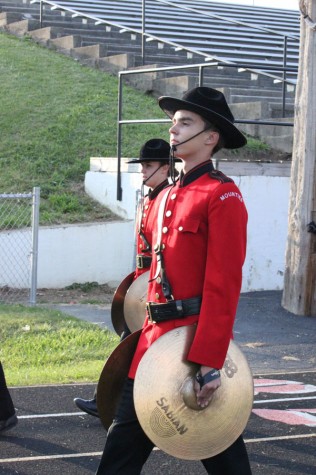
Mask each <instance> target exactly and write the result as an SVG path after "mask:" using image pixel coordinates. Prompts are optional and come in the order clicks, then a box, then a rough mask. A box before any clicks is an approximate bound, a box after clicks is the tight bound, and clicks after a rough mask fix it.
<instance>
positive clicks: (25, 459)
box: [0, 434, 316, 464]
mask: <svg viewBox="0 0 316 475" xmlns="http://www.w3.org/2000/svg"><path fill="white" fill-rule="evenodd" d="M311 437H316V434H300V435H288V436H283V437H262V438H260V439H245V443H246V444H253V443H259V442H271V441H275V440H291V439H308V438H311ZM154 450H160V449H158V448H157V447H154ZM100 455H102V452H86V453H85V452H83V453H81V454H78V453H76V454H60V455H39V456H37V457H16V458H13V457H12V458H8V459H0V464H1V463H14V462H37V461H39V460H56V459H69V458H80V457H99V456H100Z"/></svg>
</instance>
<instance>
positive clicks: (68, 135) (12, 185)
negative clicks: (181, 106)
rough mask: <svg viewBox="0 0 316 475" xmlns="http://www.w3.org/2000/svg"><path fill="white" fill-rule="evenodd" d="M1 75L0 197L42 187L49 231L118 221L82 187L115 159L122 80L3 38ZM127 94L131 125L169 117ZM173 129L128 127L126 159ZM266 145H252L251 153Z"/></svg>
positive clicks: (151, 101) (151, 102)
mask: <svg viewBox="0 0 316 475" xmlns="http://www.w3.org/2000/svg"><path fill="white" fill-rule="evenodd" d="M0 77H1V114H0V130H1V141H0V165H1V175H0V193H18V192H30V191H32V188H33V187H34V186H39V187H40V188H41V206H40V224H42V225H43V224H61V223H75V222H87V221H98V220H109V219H113V218H114V216H113V214H112V213H111V212H110V211H109V210H108V209H106V208H105V207H103V206H101V205H100V204H98V203H96V202H95V201H93V200H92V199H90V198H89V197H88V196H87V195H86V194H85V193H84V189H83V186H84V176H85V173H86V171H88V170H89V167H90V157H98V156H103V157H113V156H116V150H117V95H118V81H117V78H116V77H114V76H111V75H109V74H106V73H104V72H102V71H100V70H97V69H92V68H87V67H84V66H82V65H80V64H79V63H78V62H76V61H74V60H73V59H72V58H69V57H67V56H64V55H61V54H58V53H56V52H55V51H52V50H49V49H47V48H44V47H42V46H39V45H37V44H35V43H34V42H32V41H31V40H30V39H28V38H26V37H25V38H23V39H19V38H16V37H13V36H9V35H7V34H4V33H0ZM123 91H124V92H123V98H124V103H123V118H124V119H126V120H129V119H158V118H166V117H165V115H164V114H163V112H162V111H161V110H160V108H159V107H158V105H157V100H156V99H155V98H153V97H150V96H148V95H146V94H144V93H142V92H140V91H137V90H135V89H133V88H131V87H128V86H125V87H124V88H123ZM168 128H169V127H168V125H167V124H152V123H151V124H133V125H125V126H123V143H122V156H123V157H136V156H138V155H139V150H140V147H141V145H142V144H143V143H144V142H145V141H146V140H148V139H149V138H152V137H161V138H164V139H165V140H168V138H169V135H168ZM260 146H261V145H260V142H258V141H256V140H250V141H249V147H250V148H251V149H253V148H256V147H260ZM236 153H237V154H238V152H236ZM22 224H23V223H22ZM0 225H1V222H0Z"/></svg>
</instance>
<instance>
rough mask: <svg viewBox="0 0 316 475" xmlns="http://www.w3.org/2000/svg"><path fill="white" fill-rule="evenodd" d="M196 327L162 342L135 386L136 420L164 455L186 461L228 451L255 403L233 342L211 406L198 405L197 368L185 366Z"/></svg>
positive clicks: (152, 349) (139, 372)
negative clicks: (196, 389) (195, 385)
mask: <svg viewBox="0 0 316 475" xmlns="http://www.w3.org/2000/svg"><path fill="white" fill-rule="evenodd" d="M195 328H196V327H195V325H191V326H185V327H180V328H176V329H174V330H172V331H170V332H168V333H166V334H164V335H163V336H162V337H160V338H158V340H156V341H155V342H154V343H153V345H152V346H151V347H150V348H149V349H148V350H147V351H146V353H145V355H144V356H143V358H142V360H141V362H140V364H139V367H138V370H137V373H136V378H135V385H134V402H135V408H136V413H137V417H138V419H139V422H140V424H141V426H142V428H143V430H144V431H145V433H146V434H147V436H148V437H149V438H150V439H151V441H152V442H153V443H154V444H155V445H156V446H157V447H159V448H160V449H161V450H163V451H164V452H166V453H168V454H170V455H173V456H174V457H178V458H181V459H187V460H201V459H205V458H208V457H213V456H214V455H217V454H219V453H220V452H222V451H223V450H225V449H226V448H228V447H229V446H230V445H231V444H232V443H233V442H234V441H235V440H236V439H237V438H238V437H239V435H240V434H241V433H242V432H243V430H244V428H245V427H246V424H247V421H248V419H249V417H250V414H251V409H252V404H253V381H252V374H251V371H250V368H249V366H248V363H247V360H246V358H245V356H244V355H243V353H242V352H241V350H240V349H239V348H238V346H237V345H236V343H234V342H233V341H231V343H230V345H229V349H228V353H227V357H226V360H225V365H224V367H223V369H222V370H221V383H222V384H221V386H220V388H218V389H217V390H216V391H215V393H214V395H213V398H212V400H211V402H210V404H209V406H208V407H206V408H204V409H201V408H200V407H199V406H198V405H197V403H196V397H195V393H194V389H193V381H194V375H195V374H196V372H197V370H198V365H196V364H194V363H190V362H188V361H186V355H187V353H188V349H189V347H190V345H191V342H192V339H193V337H194V333H195Z"/></svg>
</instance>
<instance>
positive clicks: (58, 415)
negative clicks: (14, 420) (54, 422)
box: [18, 412, 87, 419]
mask: <svg viewBox="0 0 316 475" xmlns="http://www.w3.org/2000/svg"><path fill="white" fill-rule="evenodd" d="M82 415H84V416H86V415H87V413H86V412H58V413H55V414H32V415H29V416H19V415H18V419H44V418H45V417H69V416H82Z"/></svg>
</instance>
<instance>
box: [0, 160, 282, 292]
mask: <svg viewBox="0 0 316 475" xmlns="http://www.w3.org/2000/svg"><path fill="white" fill-rule="evenodd" d="M123 162H124V161H123ZM217 166H218V168H220V169H221V170H222V171H223V172H224V173H226V174H228V175H229V176H231V177H232V178H233V179H234V180H235V182H236V183H237V185H238V186H239V187H240V189H241V191H242V193H243V195H244V198H245V202H246V205H247V209H248V213H249V225H248V252H247V258H246V262H245V265H244V269H243V275H244V278H243V288H242V291H243V292H248V291H256V290H282V289H283V272H284V265H285V245H286V239H287V215H288V212H287V210H288V202H289V186H290V178H289V177H290V164H288V163H283V164H280V163H278V164H264V163H228V162H220V163H218V164H217ZM116 167H117V164H116V160H114V159H113V160H111V159H108V158H106V159H100V158H98V159H91V167H90V168H91V171H89V172H87V173H86V178H85V188H86V192H87V193H88V194H90V195H91V196H93V197H94V198H95V199H97V200H98V201H100V202H101V203H103V204H104V205H106V206H108V207H109V208H111V209H112V210H113V211H115V212H116V213H117V214H118V215H120V216H121V220H118V221H114V222H106V223H97V224H96V223H90V224H89V223H88V224H80V225H63V226H57V227H41V228H40V231H39V252H38V288H62V287H65V286H67V285H70V284H72V283H74V282H77V283H85V282H94V281H95V282H98V283H99V284H105V283H107V284H109V285H110V286H113V287H115V286H116V285H118V283H119V282H121V280H122V279H123V278H124V277H125V276H126V275H127V274H129V273H130V272H131V271H132V269H133V263H134V254H135V243H134V218H135V209H136V192H137V189H138V188H139V187H140V174H139V172H138V170H139V168H138V166H137V165H127V164H125V163H123V164H122V187H123V200H122V201H121V202H118V201H117V200H116V180H117V173H116ZM17 234H19V236H18V239H19V240H20V239H21V235H22V236H23V233H22V234H21V231H9V232H5V233H0V240H1V242H0V244H1V245H0V250H1V252H0V260H1V262H2V263H5V262H7V263H10V262H12V260H11V259H10V255H9V253H10V252H16V246H10V248H9V250H7V251H4V250H3V249H4V247H3V245H2V244H3V242H4V240H8V239H9V240H10V243H14V242H15V240H16V239H17ZM25 239H29V236H28V235H27V233H26V234H25ZM10 249H11V250H10ZM5 253H7V254H5ZM28 260H29V256H25V265H26V266H27V265H29V262H28ZM8 265H9V264H8ZM4 267H5V266H1V269H4ZM0 284H1V285H5V284H6V282H5V276H4V275H3V272H2V271H1V270H0ZM21 285H23V284H21ZM17 286H19V284H17Z"/></svg>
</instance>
